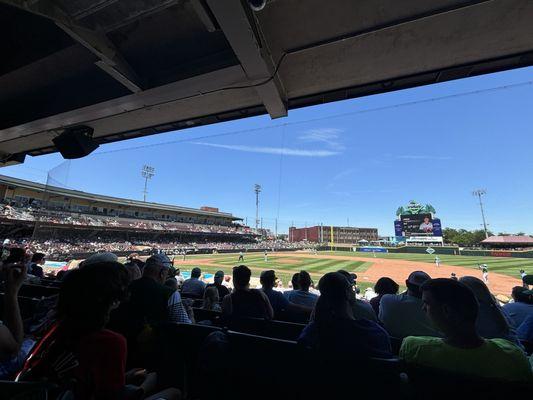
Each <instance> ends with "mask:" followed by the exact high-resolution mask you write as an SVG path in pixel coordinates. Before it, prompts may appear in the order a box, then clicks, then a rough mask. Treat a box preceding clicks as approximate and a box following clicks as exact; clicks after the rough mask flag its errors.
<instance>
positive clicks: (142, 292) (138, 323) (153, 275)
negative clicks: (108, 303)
mask: <svg viewBox="0 0 533 400" xmlns="http://www.w3.org/2000/svg"><path fill="white" fill-rule="evenodd" d="M170 265H171V261H170V260H169V258H168V257H167V256H166V255H165V254H164V253H160V254H155V255H153V256H151V257H150V258H148V259H147V260H146V264H145V266H144V269H143V276H142V277H141V278H139V279H137V280H134V281H133V282H131V283H130V285H129V292H130V296H129V301H128V302H126V303H124V304H123V305H121V307H123V308H125V310H121V311H122V312H120V313H118V314H119V315H126V316H127V317H124V318H123V319H124V320H125V322H124V323H125V326H123V327H121V331H122V330H124V331H125V332H124V334H125V335H126V338H127V339H128V346H129V347H130V348H131V351H132V352H134V351H136V350H137V348H138V346H139V343H138V338H139V337H140V335H141V333H142V332H143V331H144V330H145V329H147V326H148V327H151V326H156V325H157V324H159V323H163V322H176V323H177V322H182V323H191V319H190V317H189V315H188V313H187V310H186V308H185V306H184V305H183V303H182V301H181V296H180V293H179V292H178V291H174V290H172V289H171V288H168V287H166V286H165V285H164V283H165V281H166V279H167V276H168V271H169V268H170Z"/></svg>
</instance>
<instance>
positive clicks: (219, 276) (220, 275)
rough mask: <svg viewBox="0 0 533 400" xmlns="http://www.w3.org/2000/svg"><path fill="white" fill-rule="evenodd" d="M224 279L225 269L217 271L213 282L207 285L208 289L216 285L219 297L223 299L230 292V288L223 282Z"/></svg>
mask: <svg viewBox="0 0 533 400" xmlns="http://www.w3.org/2000/svg"><path fill="white" fill-rule="evenodd" d="M223 281H224V271H217V272H216V273H215V276H214V278H213V283H210V284H209V285H207V286H206V290H207V289H208V288H210V287H215V288H216V289H217V291H218V298H219V299H220V300H222V299H223V298H224V297H225V296H227V295H228V294H229V289H228V288H227V287H226V286H224V285H223V284H222V282H223Z"/></svg>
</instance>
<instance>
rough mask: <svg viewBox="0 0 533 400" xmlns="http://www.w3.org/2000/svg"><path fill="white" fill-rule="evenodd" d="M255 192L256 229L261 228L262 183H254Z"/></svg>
mask: <svg viewBox="0 0 533 400" xmlns="http://www.w3.org/2000/svg"><path fill="white" fill-rule="evenodd" d="M254 192H255V229H256V230H257V229H259V193H261V185H258V184H257V183H256V184H255V185H254Z"/></svg>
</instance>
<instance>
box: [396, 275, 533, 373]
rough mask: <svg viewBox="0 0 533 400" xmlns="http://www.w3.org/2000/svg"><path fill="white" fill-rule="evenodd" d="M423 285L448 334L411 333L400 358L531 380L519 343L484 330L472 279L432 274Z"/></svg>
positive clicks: (429, 310)
mask: <svg viewBox="0 0 533 400" xmlns="http://www.w3.org/2000/svg"><path fill="white" fill-rule="evenodd" d="M421 291H422V301H423V305H424V311H425V313H426V314H427V315H428V318H429V319H430V320H431V321H432V322H433V324H434V325H435V326H436V327H438V329H439V331H441V332H442V333H443V338H436V337H407V338H405V339H404V340H403V343H402V347H401V349H400V358H402V359H403V360H405V361H406V362H407V363H408V364H416V365H420V366H423V367H431V368H436V369H442V370H446V371H451V372H454V373H457V374H464V375H467V376H476V377H481V378H488V379H500V380H507V381H522V382H531V380H532V379H533V375H532V372H531V367H530V365H529V362H528V360H527V358H526V356H525V355H524V353H523V351H522V350H521V349H520V348H519V347H518V346H515V345H514V344H512V343H511V342H509V341H508V340H506V339H500V338H498V339H485V338H483V337H482V336H481V335H480V334H479V332H478V330H477V327H476V325H477V324H476V320H477V318H478V312H479V303H478V300H477V299H476V296H475V295H474V293H473V292H472V290H471V289H470V288H469V287H468V286H467V285H465V284H464V283H462V282H458V281H455V280H453V279H446V278H439V279H430V280H428V281H426V282H425V283H424V284H423V285H422V286H421Z"/></svg>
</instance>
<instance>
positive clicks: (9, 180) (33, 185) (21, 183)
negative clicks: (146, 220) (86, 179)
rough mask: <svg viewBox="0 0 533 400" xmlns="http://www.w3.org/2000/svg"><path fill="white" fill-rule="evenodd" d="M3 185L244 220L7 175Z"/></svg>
mask: <svg viewBox="0 0 533 400" xmlns="http://www.w3.org/2000/svg"><path fill="white" fill-rule="evenodd" d="M1 183H3V184H6V185H13V186H18V187H21V188H26V189H33V190H39V191H42V192H45V191H46V192H49V193H52V194H57V195H61V196H68V197H75V198H79V199H84V200H89V201H91V200H92V201H101V202H106V203H111V204H118V205H126V206H133V207H140V208H148V209H153V210H162V211H173V212H183V213H191V214H196V215H198V214H200V215H206V216H212V217H221V218H229V219H231V220H232V221H242V220H243V219H242V218H240V217H235V216H233V214H231V213H225V212H214V211H204V210H200V209H197V208H189V207H181V206H174V205H169V204H161V203H151V202H144V201H140V200H132V199H125V198H121V197H113V196H106V195H100V194H95V193H87V192H83V191H81V190H74V189H67V188H61V187H58V186H51V185H47V184H43V183H39V182H32V181H27V180H25V179H20V178H14V177H11V176H7V175H0V184H1Z"/></svg>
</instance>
